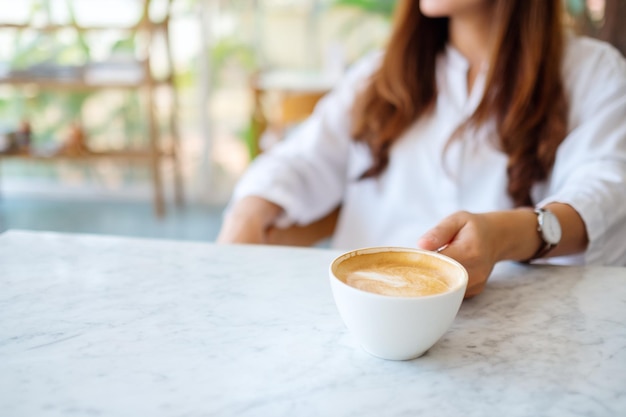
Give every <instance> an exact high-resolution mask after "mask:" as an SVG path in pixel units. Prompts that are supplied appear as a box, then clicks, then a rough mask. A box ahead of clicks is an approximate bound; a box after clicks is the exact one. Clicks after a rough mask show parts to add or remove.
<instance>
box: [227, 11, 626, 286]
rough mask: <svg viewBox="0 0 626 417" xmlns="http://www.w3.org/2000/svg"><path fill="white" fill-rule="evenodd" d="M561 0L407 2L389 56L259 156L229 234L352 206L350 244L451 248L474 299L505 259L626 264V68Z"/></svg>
mask: <svg viewBox="0 0 626 417" xmlns="http://www.w3.org/2000/svg"><path fill="white" fill-rule="evenodd" d="M561 3H562V1H561V0H447V1H440V0H421V1H411V0H406V1H402V2H400V4H399V7H398V11H397V16H396V22H395V23H396V24H395V26H394V31H393V33H392V37H391V39H390V42H389V46H388V48H387V50H386V52H385V53H384V55H376V56H370V57H367V58H365V59H364V60H362V61H361V62H360V63H359V64H358V65H356V66H355V68H354V69H352V70H351V71H350V73H349V74H348V75H347V76H346V79H345V80H344V81H343V82H342V83H341V84H340V85H339V86H338V87H337V88H336V89H335V90H334V91H333V92H332V93H331V94H329V95H328V96H327V97H326V98H325V99H324V100H323V101H322V102H321V103H320V104H319V105H318V106H317V108H316V110H315V112H314V114H313V115H312V116H311V117H310V118H309V119H308V120H307V121H306V122H305V123H303V124H302V125H301V126H300V127H299V128H298V129H297V130H296V131H295V132H294V133H293V135H292V137H291V138H290V139H289V140H286V141H285V142H284V143H281V144H280V145H279V146H276V147H275V148H274V149H272V151H271V152H269V153H268V154H266V155H263V156H261V157H259V158H258V159H257V160H256V161H255V163H254V164H253V165H252V166H251V168H250V169H249V172H248V173H247V174H246V175H245V176H244V178H243V179H242V180H241V182H240V183H239V185H238V187H237V189H236V190H235V194H234V197H233V201H232V203H231V206H230V208H229V210H228V213H227V215H226V218H225V222H224V226H223V228H222V231H221V233H220V236H219V238H218V241H219V242H224V243H228V242H246V243H263V242H265V241H266V238H267V230H268V229H269V228H270V227H274V226H276V225H279V226H286V225H289V224H308V223H311V222H313V221H315V220H316V219H318V218H321V217H323V216H324V215H326V214H327V213H328V212H331V211H332V210H333V209H334V208H335V207H337V206H338V205H341V207H342V208H341V213H340V216H339V219H338V222H337V227H336V229H335V233H334V236H333V241H332V245H333V246H334V247H337V248H344V249H349V248H355V247H364V246H373V245H402V246H412V245H415V243H416V242H417V245H418V246H419V247H421V248H424V249H428V250H440V251H441V252H442V253H444V254H446V255H449V256H451V257H452V258H455V259H457V260H458V261H459V262H461V263H462V264H463V265H464V266H465V267H466V268H467V269H468V272H469V275H470V283H469V286H468V290H467V293H466V295H467V296H468V297H469V296H473V295H476V294H478V293H480V292H481V291H482V289H483V288H484V285H485V283H486V281H487V278H488V277H489V274H490V273H491V270H492V269H493V267H494V265H495V263H497V262H498V261H501V260H517V261H529V260H534V259H537V258H541V257H550V258H551V260H550V262H560V263H568V264H580V263H590V264H591V263H593V264H617V265H625V264H626V242H625V241H624V236H626V185H625V182H626V181H625V180H626V62H625V61H624V59H623V58H622V57H621V55H619V53H618V52H617V51H616V50H614V49H613V48H612V47H610V46H609V45H607V44H603V43H600V42H598V41H592V40H590V39H585V38H576V37H573V36H570V35H566V34H564V32H563V28H562V24H561V23H562V22H561V19H562V10H561ZM538 208H539V209H541V210H540V211H538V212H536V210H534V209H538ZM559 229H560V230H559Z"/></svg>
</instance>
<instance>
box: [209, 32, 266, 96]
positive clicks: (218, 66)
mask: <svg viewBox="0 0 626 417" xmlns="http://www.w3.org/2000/svg"><path fill="white" fill-rule="evenodd" d="M210 55H211V66H212V78H213V79H212V82H213V83H214V84H215V85H218V84H219V83H220V82H221V80H222V77H223V76H224V73H225V70H226V69H229V68H231V67H233V66H235V67H236V68H237V69H239V70H241V71H243V72H245V73H248V74H252V72H253V71H255V70H256V68H257V59H256V54H255V52H254V49H253V48H252V46H250V45H248V44H246V43H244V42H241V41H240V40H238V39H237V38H235V37H228V38H222V39H220V40H219V41H217V42H216V43H215V45H214V46H213V47H212V48H211V51H210Z"/></svg>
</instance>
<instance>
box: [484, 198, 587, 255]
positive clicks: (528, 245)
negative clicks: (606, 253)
mask: <svg viewBox="0 0 626 417" xmlns="http://www.w3.org/2000/svg"><path fill="white" fill-rule="evenodd" d="M545 208H546V209H548V210H550V211H552V212H553V213H554V214H555V215H556V217H557V218H558V219H559V223H560V224H561V231H562V236H561V241H560V242H559V244H558V245H557V246H556V247H555V248H554V249H552V250H551V251H550V252H549V253H548V254H547V256H548V257H552V256H563V255H572V254H576V253H580V252H583V251H584V250H585V249H586V247H587V243H588V238H587V231H586V228H585V223H584V222H583V220H582V218H581V217H580V215H579V214H578V213H577V212H576V210H574V208H572V207H571V206H569V205H567V204H563V203H550V204H548V205H546V206H545ZM485 215H486V216H488V218H490V221H493V222H494V225H495V228H496V229H497V230H499V233H498V235H499V236H500V238H499V240H500V242H501V244H500V245H499V248H498V249H499V250H498V253H497V254H496V258H497V260H515V261H524V260H528V259H530V258H531V257H532V256H533V255H534V254H535V253H537V250H538V249H539V248H540V247H541V245H542V244H543V241H542V240H541V237H540V235H539V232H538V231H537V215H536V214H535V213H534V212H533V209H532V208H520V209H515V210H510V211H501V212H493V213H487V214H485Z"/></svg>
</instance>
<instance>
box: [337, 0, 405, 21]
mask: <svg viewBox="0 0 626 417" xmlns="http://www.w3.org/2000/svg"><path fill="white" fill-rule="evenodd" d="M396 3H397V0H335V2H334V3H333V4H334V5H335V6H348V7H356V8H358V9H360V10H362V11H364V12H368V13H374V14H378V15H381V16H383V17H391V15H392V14H393V11H394V9H395V7H396Z"/></svg>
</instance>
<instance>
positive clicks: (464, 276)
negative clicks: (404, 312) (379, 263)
mask: <svg viewBox="0 0 626 417" xmlns="http://www.w3.org/2000/svg"><path fill="white" fill-rule="evenodd" d="M382 252H412V253H420V254H423V255H427V256H433V257H435V258H438V259H440V260H442V261H444V262H447V263H449V264H452V265H453V266H456V267H457V268H458V269H459V270H460V271H461V277H460V279H459V282H458V284H457V285H455V286H453V287H452V288H450V289H449V290H448V291H445V292H442V293H438V294H431V295H420V296H398V295H386V294H378V293H373V292H369V291H364V290H361V289H358V288H355V287H353V286H351V285H348V284H346V283H345V282H343V281H342V280H341V279H339V277H337V275H336V274H335V271H334V267H335V265H338V264H339V263H341V262H342V261H343V260H345V259H347V258H349V257H351V256H359V255H366V254H370V253H382ZM353 254H355V255H353ZM329 272H330V276H331V278H332V279H333V280H334V281H336V282H337V283H338V284H339V285H341V286H343V287H345V288H348V289H350V290H352V291H356V292H358V293H359V294H362V295H367V296H371V297H383V298H389V299H396V300H415V299H421V298H435V297H444V296H447V295H449V294H451V293H454V292H457V291H459V290H461V289H464V288H466V287H467V284H468V280H469V275H468V273H467V269H465V267H464V266H463V265H461V263H459V262H458V261H457V260H455V259H452V258H451V257H449V256H447V255H444V254H442V253H439V252H434V251H429V250H426V249H419V248H408V247H402V246H369V247H364V248H358V249H353V250H349V251H346V252H344V253H342V254H341V255H339V256H337V257H335V258H334V259H333V260H332V262H331V263H330V266H329Z"/></svg>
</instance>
